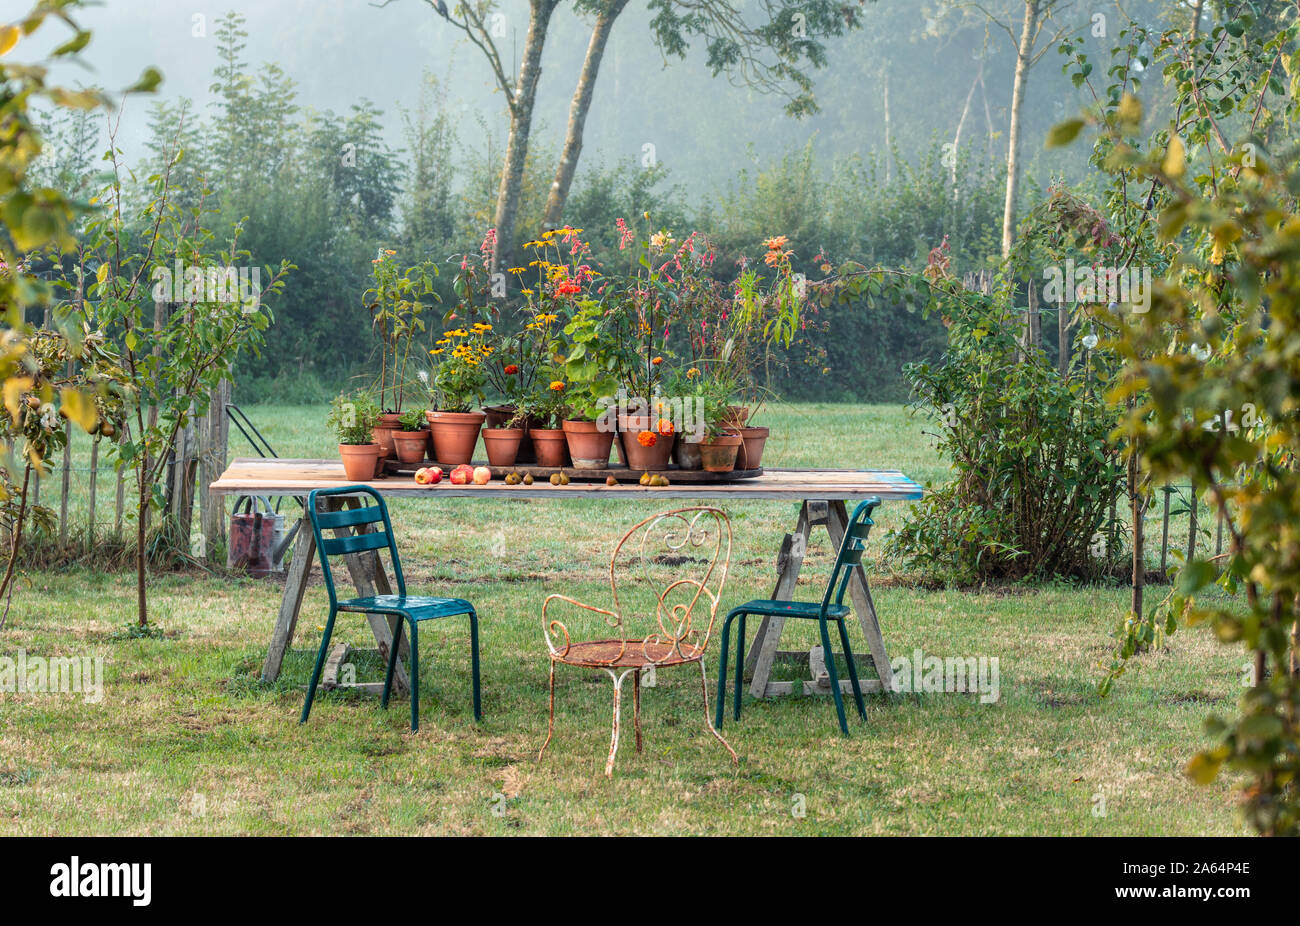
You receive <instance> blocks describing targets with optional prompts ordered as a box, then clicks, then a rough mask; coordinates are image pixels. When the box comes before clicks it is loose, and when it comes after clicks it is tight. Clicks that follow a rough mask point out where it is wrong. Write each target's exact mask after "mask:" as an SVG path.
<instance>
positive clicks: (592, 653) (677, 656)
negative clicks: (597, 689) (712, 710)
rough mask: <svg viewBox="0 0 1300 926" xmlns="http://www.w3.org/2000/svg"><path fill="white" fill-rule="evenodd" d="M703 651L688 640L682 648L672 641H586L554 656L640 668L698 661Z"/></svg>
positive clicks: (598, 664) (565, 660)
mask: <svg viewBox="0 0 1300 926" xmlns="http://www.w3.org/2000/svg"><path fill="white" fill-rule="evenodd" d="M620 650H621V652H620ZM703 653H704V650H703V648H702V647H699V646H691V645H689V644H685V643H684V644H682V645H681V646H680V648H679V649H674V647H673V645H672V644H671V643H660V642H657V641H655V642H650V643H647V642H646V641H645V640H586V641H583V642H581V643H573V644H571V645H570V646H569V648H568V650H566V651H565V652H564V654H563V655H561V654H559V653H555V654H553V655H552V656H551V658H552V659H554V660H555V661H556V662H562V663H564V664H565V665H570V666H584V667H586V668H590V669H604V668H619V669H638V668H649V667H650V666H679V665H682V664H683V663H687V662H697V661H698V660H699V659H700V657H701V656H702V655H703Z"/></svg>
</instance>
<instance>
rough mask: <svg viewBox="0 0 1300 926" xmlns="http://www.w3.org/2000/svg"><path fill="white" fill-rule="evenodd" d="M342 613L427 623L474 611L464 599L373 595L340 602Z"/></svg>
mask: <svg viewBox="0 0 1300 926" xmlns="http://www.w3.org/2000/svg"><path fill="white" fill-rule="evenodd" d="M339 610H340V611H360V612H362V613H363V614H405V615H408V616H409V617H410V618H411V620H415V621H427V620H433V619H435V618H439V617H451V616H453V615H456V614H468V613H469V612H471V611H473V610H474V606H473V605H471V604H470V603H469V602H468V601H466V600H465V599H464V598H432V597H429V596H427V595H373V596H371V597H369V598H352V599H350V600H348V601H340V602H339Z"/></svg>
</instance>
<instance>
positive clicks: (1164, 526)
mask: <svg viewBox="0 0 1300 926" xmlns="http://www.w3.org/2000/svg"><path fill="white" fill-rule="evenodd" d="M1160 491H1161V492H1163V493H1164V494H1165V511H1164V516H1163V517H1162V518H1161V528H1160V574H1161V575H1162V576H1163V575H1168V572H1169V496H1170V495H1171V494H1172V493H1173V491H1174V487H1173V486H1163V487H1162V488H1161V490H1160Z"/></svg>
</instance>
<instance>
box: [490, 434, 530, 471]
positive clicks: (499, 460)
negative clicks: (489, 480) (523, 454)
mask: <svg viewBox="0 0 1300 926" xmlns="http://www.w3.org/2000/svg"><path fill="white" fill-rule="evenodd" d="M523 439H524V432H523V429H522V428H484V429H483V449H484V450H486V451H487V458H488V466H514V465H515V460H517V459H518V458H519V442H520V441H521V440H523Z"/></svg>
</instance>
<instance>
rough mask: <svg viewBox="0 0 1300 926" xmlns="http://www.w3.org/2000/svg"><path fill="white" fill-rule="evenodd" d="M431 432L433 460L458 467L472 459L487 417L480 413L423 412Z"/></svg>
mask: <svg viewBox="0 0 1300 926" xmlns="http://www.w3.org/2000/svg"><path fill="white" fill-rule="evenodd" d="M424 415H425V417H426V418H428V419H429V428H430V430H432V431H433V449H434V454H435V456H434V459H435V460H437V461H438V462H439V463H442V464H443V465H446V466H458V465H459V464H461V463H469V462H470V461H471V460H473V459H474V447H475V445H476V444H478V432H479V431H481V430H482V429H483V421H484V420H485V419H486V418H487V415H485V414H483V413H482V412H425V413H424Z"/></svg>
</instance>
